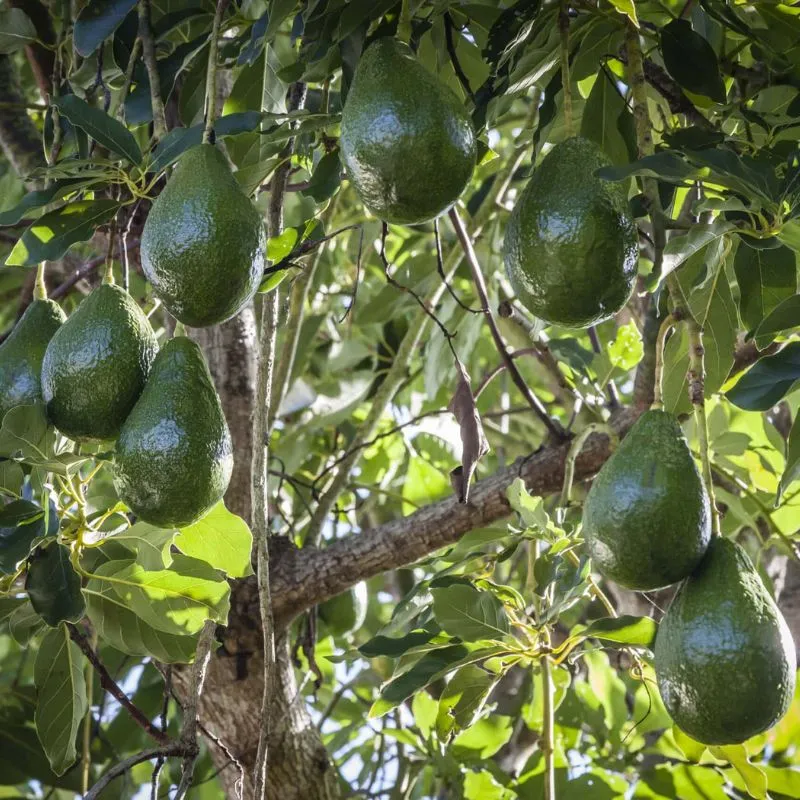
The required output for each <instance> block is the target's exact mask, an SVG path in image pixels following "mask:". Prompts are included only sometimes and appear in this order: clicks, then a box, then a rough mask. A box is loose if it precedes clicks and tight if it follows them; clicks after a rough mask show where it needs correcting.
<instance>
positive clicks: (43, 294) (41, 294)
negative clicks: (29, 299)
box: [33, 261, 47, 300]
mask: <svg viewBox="0 0 800 800" xmlns="http://www.w3.org/2000/svg"><path fill="white" fill-rule="evenodd" d="M44 270H45V262H44V261H40V262H39V265H38V266H37V267H36V283H34V284H33V299H34V300H47V286H46V285H45V282H44Z"/></svg>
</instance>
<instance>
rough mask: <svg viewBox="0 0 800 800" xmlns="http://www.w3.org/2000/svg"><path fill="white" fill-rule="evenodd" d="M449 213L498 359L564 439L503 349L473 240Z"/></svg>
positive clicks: (452, 212) (453, 212)
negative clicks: (470, 272) (498, 355)
mask: <svg viewBox="0 0 800 800" xmlns="http://www.w3.org/2000/svg"><path fill="white" fill-rule="evenodd" d="M448 215H449V217H450V221H451V222H452V223H453V227H454V228H455V231H456V236H457V237H458V241H459V243H460V244H461V247H462V248H463V250H464V255H465V256H466V259H467V263H468V264H469V266H470V269H471V270H472V279H473V281H474V283H475V288H476V289H477V290H478V297H479V298H480V301H481V306H482V310H483V313H484V315H485V316H486V322H487V324H488V325H489V330H490V331H491V334H492V339H493V340H494V344H495V347H496V348H497V352H498V353H499V354H500V358H501V359H502V360H503V363H504V364H505V366H506V369H507V370H508V374H509V375H510V376H511V380H512V381H514V385H515V386H516V387H517V388H518V389H519V391H520V392H521V393H522V396H523V397H524V398H525V400H526V402H527V403H528V405H529V406H530V407H531V408H532V409H533V411H534V413H535V414H536V416H537V417H539V419H540V420H541V421H542V422H543V423H544V426H545V427H546V428H547V430H548V431H549V432H550V434H551V436H553V437H554V438H555V439H556V440H557V441H564V439H566V438H567V435H566V433H565V432H564V429H563V428H562V427H561V424H560V423H559V422H558V421H557V420H555V419H553V418H552V417H551V416H550V415H549V414H548V413H547V409H545V407H544V406H543V405H542V403H541V401H540V400H539V398H538V397H536V395H535V394H534V393H533V392H532V391H531V390H530V388H529V386H528V384H527V383H525V379H524V378H523V377H522V375H520V372H519V370H518V369H517V365H516V364H515V363H514V360H513V359H512V358H511V356H510V355H509V354H508V349H507V348H506V345H505V342H503V337H502V336H501V334H500V329H499V328H498V327H497V322H496V321H495V318H494V315H493V314H492V310H491V307H490V305H489V294H488V292H487V289H486V282H485V281H484V279H483V272H481V267H480V264H479V263H478V257H477V255H476V254H475V249H474V248H473V246H472V240H471V239H470V238H469V235H468V234H467V230H466V228H465V227H464V223H463V222H462V221H461V217H460V216H459V214H458V211H457V210H456V208H455V207H453V208H451V209H450V211H449V212H448Z"/></svg>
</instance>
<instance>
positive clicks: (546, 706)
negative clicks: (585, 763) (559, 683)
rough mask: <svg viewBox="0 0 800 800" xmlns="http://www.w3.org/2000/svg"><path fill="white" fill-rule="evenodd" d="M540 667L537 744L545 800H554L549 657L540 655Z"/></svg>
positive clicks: (552, 711) (551, 698)
mask: <svg viewBox="0 0 800 800" xmlns="http://www.w3.org/2000/svg"><path fill="white" fill-rule="evenodd" d="M545 641H546V643H547V644H549V643H550V635H549V634H548V633H547V629H546V628H545ZM539 663H540V665H541V668H542V711H543V714H542V739H541V741H540V742H539V746H540V747H541V749H542V755H543V756H544V797H545V800H556V770H555V759H554V758H553V756H554V751H555V737H554V728H555V711H554V708H553V705H554V704H553V676H552V672H551V666H550V657H549V656H542V658H541V659H540V661H539Z"/></svg>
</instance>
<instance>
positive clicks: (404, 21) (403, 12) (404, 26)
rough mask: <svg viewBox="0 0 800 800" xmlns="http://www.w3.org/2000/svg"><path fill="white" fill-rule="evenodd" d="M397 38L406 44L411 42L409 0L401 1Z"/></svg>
mask: <svg viewBox="0 0 800 800" xmlns="http://www.w3.org/2000/svg"><path fill="white" fill-rule="evenodd" d="M397 38H398V39H399V40H400V41H401V42H403V44H408V43H409V42H410V41H411V0H403V4H402V6H401V7H400V19H399V20H398V22H397Z"/></svg>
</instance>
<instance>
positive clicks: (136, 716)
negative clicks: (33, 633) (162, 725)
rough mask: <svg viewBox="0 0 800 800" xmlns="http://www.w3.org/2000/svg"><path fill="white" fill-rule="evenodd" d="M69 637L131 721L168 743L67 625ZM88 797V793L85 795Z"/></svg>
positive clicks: (101, 683)
mask: <svg viewBox="0 0 800 800" xmlns="http://www.w3.org/2000/svg"><path fill="white" fill-rule="evenodd" d="M67 627H68V628H69V637H70V639H72V641H73V642H75V644H77V645H78V647H80V649H81V652H82V653H83V654H84V655H85V656H86V658H87V660H88V661H89V663H90V664H91V665H92V666H93V667H94V670H95V672H96V673H97V675H98V677H99V678H100V685H101V686H102V687H103V688H104V689H105V690H106V691H107V692H108V693H109V694H110V695H111V696H112V697H113V698H114V699H115V700H116V701H117V702H118V703H119V704H120V705H121V706H122V707H123V708H124V709H125V710H126V711H127V712H128V714H130V716H131V718H132V719H133V721H134V722H135V723H136V724H137V725H138V726H139V727H140V728H142V730H144V731H145V733H147V735H148V736H150V737H152V738H153V739H155V740H156V741H157V742H158V743H159V744H161V745H167V744H169V743H170V738H169V736H167V734H166V733H165V732H164V731H162V730H159V729H158V728H157V727H156V726H155V725H154V724H153V723H152V722H151V721H150V720H149V719H148V718H147V717H146V716H145V714H144V712H143V711H142V710H141V709H140V708H139V707H138V706H136V705H134V703H133V702H131V700H130V699H129V698H128V696H127V695H126V694H125V692H123V691H122V689H120V687H119V685H118V684H117V682H116V681H115V680H114V679H113V678H112V677H111V675H110V674H109V672H108V670H107V669H106V668H105V666H104V665H103V662H102V661H100V659H99V657H98V655H97V653H95V651H94V650H93V649H92V646H91V645H90V644H89V641H88V640H87V638H86V637H85V636H84V635H83V634H82V633H81V632H80V631H79V630H78V629H77V628H76V627H75V626H74V625H68V626H67ZM87 797H88V795H87Z"/></svg>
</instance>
